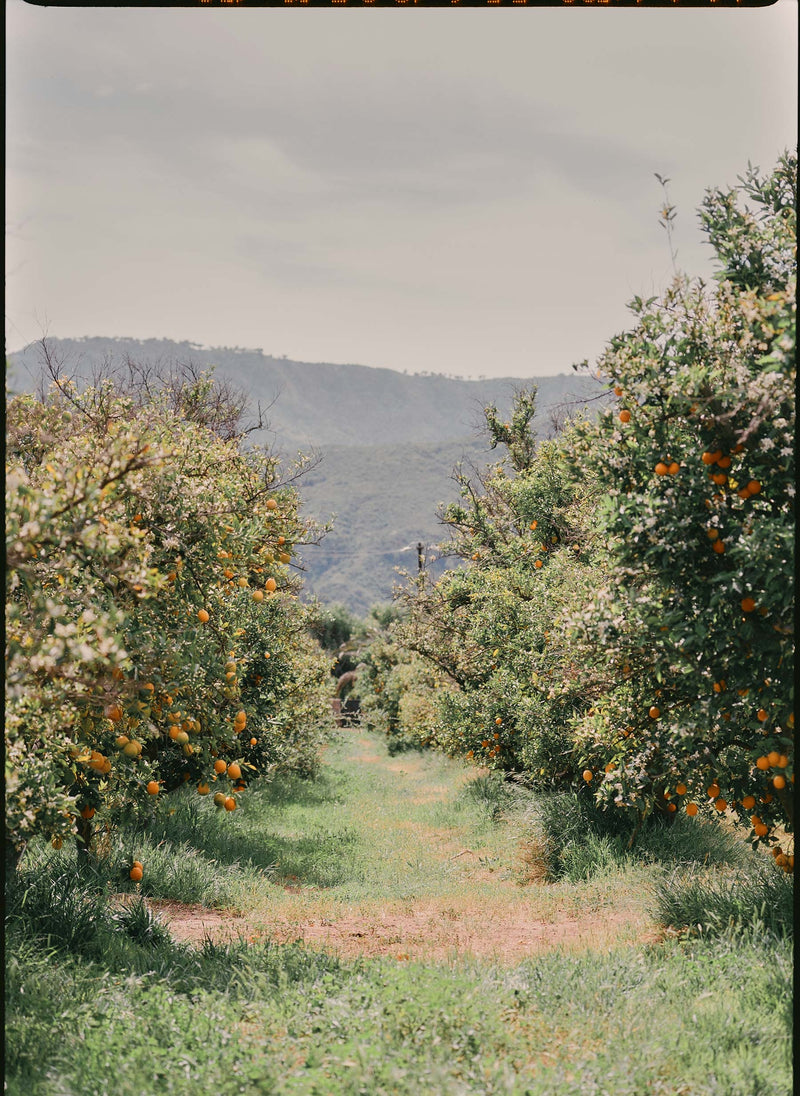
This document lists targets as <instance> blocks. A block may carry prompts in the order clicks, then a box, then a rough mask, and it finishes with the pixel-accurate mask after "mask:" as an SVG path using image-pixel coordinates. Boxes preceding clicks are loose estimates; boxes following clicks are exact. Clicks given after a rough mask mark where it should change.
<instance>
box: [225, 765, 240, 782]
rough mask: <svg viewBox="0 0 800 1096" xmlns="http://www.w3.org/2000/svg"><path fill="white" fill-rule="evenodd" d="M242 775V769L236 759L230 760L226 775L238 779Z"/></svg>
mask: <svg viewBox="0 0 800 1096" xmlns="http://www.w3.org/2000/svg"><path fill="white" fill-rule="evenodd" d="M241 775H242V770H241V768H240V766H239V764H238V763H237V762H236V761H232V762H231V763H230V765H229V766H228V776H229V777H230V778H231V780H238V779H239V777H240V776H241Z"/></svg>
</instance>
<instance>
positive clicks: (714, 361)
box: [568, 155, 797, 842]
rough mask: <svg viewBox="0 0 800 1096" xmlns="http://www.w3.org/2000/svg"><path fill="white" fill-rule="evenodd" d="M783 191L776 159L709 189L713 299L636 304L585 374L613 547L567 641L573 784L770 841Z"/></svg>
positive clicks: (788, 535)
mask: <svg viewBox="0 0 800 1096" xmlns="http://www.w3.org/2000/svg"><path fill="white" fill-rule="evenodd" d="M796 177H797V160H796V156H789V155H786V156H784V157H782V158H781V160H780V161H779V163H778V165H777V167H776V168H775V170H774V171H773V172H772V173H771V174H770V175H768V176H762V175H761V174H759V172H758V171H757V170H753V169H750V170H749V171H748V173H747V175H746V176H745V177H744V178H743V179H742V180H740V183H741V185H740V186H738V187H737V188H735V189H734V190H729V191H724V192H723V191H719V190H712V191H709V192H708V194H707V196H706V199H705V201H704V203H703V206H702V210H701V221H702V224H703V227H704V229H705V232H706V234H707V237H708V240H709V242H710V243H711V244H712V246H713V248H714V250H715V254H716V257H717V259H718V262H719V266H720V271H719V274H718V275H717V278H716V280H715V284H713V285H712V286H708V285H705V284H704V283H703V282H701V281H690V280H689V279H687V278H685V277H682V276H677V277H676V278H675V281H674V283H673V284H672V285H671V286H670V288H669V289H668V290H667V292H666V293H665V294H664V295H663V296H662V297H658V298H651V299H650V300H647V301H644V300H641V299H639V298H637V299H635V300H634V301H633V303H632V305H631V308H632V311H633V313H634V316H635V317H636V320H635V325H634V327H633V328H632V329H631V330H630V331H627V332H625V333H624V334H621V335H619V336H617V337H616V338H614V339H612V340H611V342H610V344H609V346H608V348H607V349H606V351H605V353H604V354H603V356H602V358H601V359H600V363H599V365H600V368H601V371H602V373H603V374H604V375H605V376H606V377H608V378H609V379H610V381H609V383H610V386H611V387H612V388H613V392H614V394H615V395H616V397H617V399H618V405H617V406H616V407H615V408H614V409H613V410H610V411H608V412H607V413H606V414H604V415H602V416H601V417H600V418H599V420H598V421H597V423H596V424H585V425H584V426H582V427H581V429H580V430H579V431H578V435H579V436H578V440H577V444H576V453H575V462H576V466H579V467H580V468H581V469H582V470H583V471H585V472H588V473H589V474H590V475H593V476H595V477H597V479H598V481H599V482H601V483H602V484H603V488H604V493H603V497H602V500H601V502H600V506H599V510H598V515H597V533H598V535H599V536H601V537H602V538H604V539H606V540H607V541H608V543H609V546H610V547H609V559H608V572H607V574H605V576H604V581H603V582H602V583H601V584H599V586H598V590H597V592H596V595H595V596H594V597H593V598H592V599H590V601H588V602H587V604H586V605H585V606H582V607H579V608H578V609H577V610H576V611H575V612H574V613H573V614H572V617H571V631H569V632H568V639H569V641H570V642H571V643H573V644H574V645H575V647H576V650H580V651H581V652H582V655H583V657H582V659H581V661H582V663H583V664H584V666H586V667H587V669H586V673H585V679H586V681H587V683H589V682H596V681H604V682H605V688H604V690H603V692H602V695H601V696H600V697H599V698H598V703H597V704H595V705H594V706H593V709H592V710H591V712H590V713H587V714H586V715H585V717H584V718H583V720H581V721H580V722H579V723H578V724H576V727H575V734H576V742H577V747H578V750H579V755H580V757H581V764H582V765H583V766H585V770H586V780H587V782H588V783H589V784H590V786H591V787H592V788H593V789H594V790H595V793H596V796H597V798H598V800H599V801H600V802H602V803H616V804H618V805H620V806H629V807H633V808H635V809H637V810H638V811H640V812H642V813H646V812H647V811H649V810H651V809H652V808H653V807H654V806H657V807H659V808H660V809H662V810H665V811H667V812H672V813H673V814H674V813H676V812H677V811H678V810H680V809H686V811H687V812H688V813H690V814H695V813H696V812H697V811H698V809H702V810H706V811H708V810H710V811H711V812H712V813H714V812H715V811H716V812H719V813H722V812H724V811H725V810H726V808H728V807H734V808H735V810H736V812H737V814H738V816H739V817H740V818H741V819H744V820H746V821H747V823H748V824H749V825H750V826H751V827H752V828H751V831H750V833H751V837H752V838H753V840H754V841H759V840H763V841H767V842H770V841H772V840H773V836H772V835H773V830H774V827H775V826H776V825H777V824H779V823H782V824H783V825H784V826H785V827H787V828H788V829H791V826H792V820H793V784H794V754H793V729H794V714H793V661H792V657H793V574H794V568H793V550H794V490H795V488H794V391H795V381H796V376H795V357H794V355H795V256H796V250H795V240H796V215H795V208H796V206H795V203H796ZM671 212H672V211H671V210H669V209H667V210H665V215H666V216H667V217H669V216H670V215H671Z"/></svg>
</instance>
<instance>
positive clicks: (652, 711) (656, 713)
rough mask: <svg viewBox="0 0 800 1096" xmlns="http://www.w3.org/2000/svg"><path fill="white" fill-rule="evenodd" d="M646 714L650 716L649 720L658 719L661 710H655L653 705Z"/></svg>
mask: <svg viewBox="0 0 800 1096" xmlns="http://www.w3.org/2000/svg"><path fill="white" fill-rule="evenodd" d="M647 714H648V715H649V716H650V718H651V719H658V717H659V716H660V715H661V709H660V708H657V707H656V706H655V704H654V705H653V707H652V708H651V709H650V710H649V711H648V713H647Z"/></svg>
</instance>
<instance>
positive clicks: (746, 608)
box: [742, 597, 756, 613]
mask: <svg viewBox="0 0 800 1096" xmlns="http://www.w3.org/2000/svg"><path fill="white" fill-rule="evenodd" d="M755 607H756V603H755V601H754V599H753V598H751V597H743V598H742V612H743V613H752V611H753V609H755Z"/></svg>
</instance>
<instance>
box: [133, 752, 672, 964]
mask: <svg viewBox="0 0 800 1096" xmlns="http://www.w3.org/2000/svg"><path fill="white" fill-rule="evenodd" d="M335 764H337V765H339V766H340V768H341V769H342V770H343V771H345V772H346V773H352V774H354V775H355V776H356V777H357V779H358V781H360V784H359V785H358V786H359V787H360V788H361V791H362V798H359V796H358V795H356V796H355V797H353V798H350V799H349V800H348V803H347V804H346V806H345V807H344V808H342V807H340V808H339V809H340V810H346V811H348V812H349V813H348V814H347V821H348V822H350V821H351V820H352V825H351V828H352V827H355V828H356V829H357V830H358V833H359V839H360V844H361V846H363V847H364V848H365V850H366V860H365V863H366V868H365V869H364V870H365V871H367V872H369V871H372V872H373V873H376V874H375V877H374V880H372V879H371V877H368V878H367V882H366V884H365V886H364V889H363V891H362V893H355V892H354V891H353V888H352V887H351V888H348V887H346V886H345V887H338V888H337V887H331V888H325V887H318V886H313V885H308V884H307V883H306V882H304V881H303V880H302V879H297V878H296V877H294V876H288V875H285V876H282V875H281V873H280V870H278V872H277V873H276V875H275V877H274V879H273V880H271V881H270V883H269V885H268V886H269V890H268V893H267V894H266V896H265V898H264V899H263V900H255V899H254V901H253V903H252V906H251V905H250V904H248V908H247V909H246V910H243V909H240V910H231V911H224V910H222V911H221V910H211V909H207V908H203V907H200V906H184V905H180V904H178V903H174V902H164V901H155V900H151V902H150V904H151V906H152V907H153V909H154V910H156V911H157V912H158V913H159V914H160V915H161V917H162V918H163V920H165V921H166V922H167V923H168V924H169V926H170V929H171V931H172V933H173V934H174V936H175V937H177V938H178V939H180V940H184V941H188V942H191V943H195V944H199V943H202V941H203V940H204V939H206V938H208V939H211V940H214V941H219V942H221V941H223V940H236V939H239V938H242V939H245V940H249V941H258V940H263V939H270V940H274V941H276V942H282V943H283V942H291V941H297V940H302V941H304V942H305V943H307V944H308V945H309V946H311V947H314V948H320V947H324V948H328V949H331V950H333V951H335V952H336V953H338V954H340V955H343V956H350V957H352V956H387V957H391V958H394V959H396V960H401V961H402V960H408V959H428V960H431V961H447V960H452V959H456V958H458V957H461V956H474V957H482V958H492V959H496V960H498V961H501V962H503V963H512V962H515V961H518V960H520V959H523V958H525V957H526V956H529V955H532V954H535V953H536V952H539V951H541V950H543V949H548V948H554V947H561V948H565V949H570V950H578V949H582V948H595V949H607V948H610V947H612V946H619V945H620V944H624V943H629V944H635V943H641V942H644V941H646V940H649V939H652V938H653V926H652V925H651V924H650V922H649V920H648V917H647V914H646V911H645V908H644V901H643V896H642V894H641V892H640V890H639V889H637V888H636V887H635V886H631V885H626V886H623V885H621V886H617V887H616V888H615V886H614V883H613V882H610V881H608V880H606V881H605V882H604V883H597V884H594V885H593V884H591V883H588V884H547V883H545V882H544V881H543V878H542V876H543V872H542V871H541V865H538V864H537V863H536V856H535V849H533V848H532V847H531V845H530V843H529V839H527V840H526V836H527V835H526V833H525V832H521V831H520V829H519V827H517V828H516V829H515V828H514V826H513V823H509V824H502V823H500V824H497V823H495V824H493V825H488V824H485V825H484V828H483V830H480V829H477V830H476V827H475V812H474V810H473V812H472V814H471V815H468V817H465V818H461V817H460V816H459V813H458V811H457V810H456V809H455V807H456V806H457V803H458V796H459V791H460V788H461V787H462V786H463V784H464V783H465V782H466V781H467V780H468V779H469V778H470V777H471V776H474V775H475V773H474V772H473V773H470V772H469V771H468V770H465V769H461V768H459V767H458V766H455V765H452V764H451V763H449V762H447V761H445V759H442V758H438V757H433V758H428V757H426V756H421V755H418V754H409V755H401V756H400V757H395V758H392V757H389V756H388V754H387V753H386V750H385V747H384V746H383V743H382V742H381V740H379V739H377V738H375V737H374V736H366V735H363V734H360V733H358V732H354V733H353V735H352V737H351V739H350V740H349V741H348V742H347V744H346V746H345V747H344V750H343V751H337V754H336V758H335ZM454 805H455V806H454ZM326 817H327V816H326ZM327 824H330V823H327Z"/></svg>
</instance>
